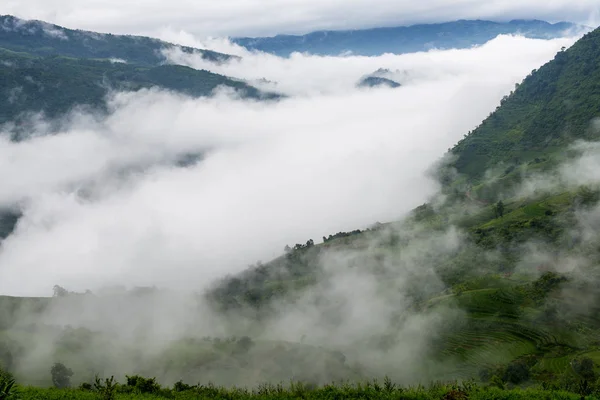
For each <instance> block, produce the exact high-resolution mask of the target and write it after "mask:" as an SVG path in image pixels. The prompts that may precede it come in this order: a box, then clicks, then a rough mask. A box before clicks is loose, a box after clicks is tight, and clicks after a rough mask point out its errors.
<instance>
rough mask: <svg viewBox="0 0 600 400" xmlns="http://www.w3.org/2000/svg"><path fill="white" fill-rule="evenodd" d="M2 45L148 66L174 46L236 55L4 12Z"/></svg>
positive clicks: (213, 56)
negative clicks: (66, 25)
mask: <svg viewBox="0 0 600 400" xmlns="http://www.w3.org/2000/svg"><path fill="white" fill-rule="evenodd" d="M0 47H2V48H5V49H8V50H12V51H15V52H25V53H29V54H32V55H35V56H40V57H46V56H56V55H61V56H66V57H73V58H87V59H104V60H109V59H120V60H124V61H126V62H127V63H130V64H138V65H142V66H146V67H150V66H157V65H159V64H161V63H162V62H164V61H165V57H164V56H163V55H162V54H161V50H166V49H172V48H177V49H180V50H181V51H184V52H187V53H195V54H200V55H202V57H203V58H204V59H206V60H208V61H213V62H222V61H227V60H228V59H230V58H233V56H230V55H227V54H221V53H217V52H214V51H210V50H200V49H194V48H190V47H184V46H177V45H173V44H171V43H166V42H163V41H160V40H157V39H153V38H149V37H142V36H129V35H127V36H125V35H112V34H101V33H96V32H86V31H81V30H72V29H67V28H63V27H61V26H57V25H52V24H48V23H46V22H42V21H24V20H21V19H19V18H16V17H13V16H10V15H0Z"/></svg>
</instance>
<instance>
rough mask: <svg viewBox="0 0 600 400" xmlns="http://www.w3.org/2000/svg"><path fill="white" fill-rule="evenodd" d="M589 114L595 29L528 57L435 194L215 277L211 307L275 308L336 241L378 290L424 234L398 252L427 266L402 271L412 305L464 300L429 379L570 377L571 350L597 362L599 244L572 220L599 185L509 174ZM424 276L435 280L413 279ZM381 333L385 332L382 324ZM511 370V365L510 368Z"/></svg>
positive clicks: (553, 153)
mask: <svg viewBox="0 0 600 400" xmlns="http://www.w3.org/2000/svg"><path fill="white" fill-rule="evenodd" d="M598 117H600V30H596V31H594V32H591V33H589V34H587V35H585V37H583V38H582V39H581V40H580V41H578V42H577V43H576V44H575V45H574V46H573V47H572V48H570V49H568V50H565V51H561V52H560V53H559V54H558V55H557V56H556V57H555V59H554V60H553V61H551V62H549V63H548V64H546V65H545V66H543V67H542V68H540V69H539V70H538V71H534V72H533V73H532V74H531V75H530V76H528V77H527V78H526V79H525V80H524V81H523V83H522V84H520V85H518V87H517V89H516V90H515V92H514V93H512V94H511V95H509V96H507V97H506V98H505V99H504V100H503V101H502V104H501V106H500V107H499V108H498V109H497V110H496V111H495V112H493V113H492V114H491V116H490V117H489V118H487V119H486V120H485V121H484V122H483V123H482V124H481V126H479V127H478V128H477V129H476V130H475V131H473V132H471V133H469V134H468V135H466V137H465V139H463V140H462V141H461V142H459V143H458V144H457V145H456V147H455V148H454V149H452V153H453V154H454V156H455V158H454V159H453V160H452V163H451V165H450V167H451V168H455V170H456V171H457V172H458V174H455V173H452V174H451V173H450V172H452V171H451V168H447V167H444V168H442V170H441V177H442V179H443V182H444V183H445V187H444V192H445V193H446V195H445V196H443V197H441V198H440V199H435V200H434V201H433V202H432V203H431V204H425V205H423V206H421V207H418V208H417V209H415V210H414V211H413V213H412V214H411V215H410V216H409V217H408V218H407V219H406V220H404V221H400V222H395V223H391V224H385V225H380V226H378V227H377V229H369V230H366V231H355V232H352V233H339V234H337V235H333V236H330V237H329V238H326V237H324V240H325V241H324V243H323V244H320V245H314V244H312V242H311V241H309V242H308V243H307V244H306V245H296V246H295V247H294V248H292V249H290V250H289V251H288V252H287V254H286V255H285V256H284V257H282V258H280V259H277V260H275V261H273V262H271V263H268V264H265V265H260V266H255V267H253V268H251V269H249V270H248V271H246V272H244V273H243V274H241V275H238V276H233V277H228V278H225V279H223V280H222V281H221V282H219V283H217V284H216V285H215V287H214V288H212V289H211V290H210V291H209V292H208V293H207V295H208V298H209V299H211V300H212V301H213V302H214V304H215V307H217V309H218V310H220V311H224V310H228V311H230V312H231V310H245V309H246V308H247V307H251V308H253V309H255V310H256V311H257V315H258V316H259V318H262V319H265V320H268V318H277V313H278V307H276V306H274V305H276V304H277V303H278V302H280V301H288V299H290V298H299V294H298V293H302V292H303V291H305V290H307V289H309V288H312V287H316V286H318V283H319V282H320V281H321V280H322V279H326V277H327V276H328V273H327V266H326V264H327V262H326V261H324V260H326V259H330V258H332V257H335V255H336V254H339V255H340V257H341V256H347V254H348V252H352V253H354V252H359V254H360V258H359V260H358V261H357V262H356V263H355V264H352V266H349V268H362V269H367V270H370V271H371V272H372V273H373V274H374V275H375V276H377V277H378V280H379V282H380V285H381V290H382V293H384V292H383V291H384V290H390V288H389V287H390V286H391V287H392V288H394V283H393V281H394V280H395V279H396V280H397V279H398V273H397V272H395V271H394V270H393V269H389V268H390V267H389V266H395V268H398V269H402V268H406V265H407V261H406V254H413V253H414V252H415V251H416V249H423V248H424V247H425V248H427V249H428V250H427V252H428V254H426V255H422V254H420V255H418V256H417V257H416V260H411V261H413V262H416V263H417V264H418V265H420V266H421V267H422V268H423V269H427V268H431V269H432V271H429V272H427V273H425V272H421V274H419V273H417V274H416V276H415V277H414V279H413V280H409V284H408V285H406V286H408V287H409V288H411V289H412V290H408V292H407V295H408V296H409V298H410V299H411V300H412V307H413V309H417V310H420V312H423V313H427V312H430V313H431V312H436V310H440V312H444V311H443V310H446V309H458V310H462V311H464V313H465V314H464V316H463V317H462V318H457V319H456V323H455V325H454V326H448V327H447V329H446V330H444V332H443V333H442V334H440V335H439V336H438V337H437V338H436V339H435V340H434V341H433V342H432V343H431V348H430V349H431V356H432V357H433V358H434V359H436V360H437V362H439V363H440V364H443V363H447V362H448V360H452V363H453V364H452V365H453V367H451V368H448V369H446V370H445V371H444V372H443V373H440V374H439V377H440V379H442V378H447V379H456V378H461V379H468V378H472V377H476V378H477V379H483V380H484V381H486V380H489V379H491V377H492V376H494V375H495V376H497V377H499V378H500V379H502V380H504V381H505V382H513V381H514V382H516V381H518V382H524V381H528V382H537V383H541V382H546V383H548V382H554V381H556V380H560V379H563V380H564V379H569V378H568V377H569V376H570V375H569V374H570V372H569V371H571V369H572V365H573V362H576V361H577V360H580V359H584V358H585V359H591V360H592V361H593V365H594V367H593V369H594V371H595V373H597V372H599V371H600V370H599V367H600V364H598V361H600V359H598V357H597V354H598V350H599V349H600V347H599V346H600V341H598V332H599V331H600V308H599V307H597V306H596V304H600V303H598V302H597V301H598V300H600V290H599V289H597V287H598V283H600V279H599V278H600V270H599V269H598V264H597V263H598V261H599V260H600V249H599V248H598V247H597V244H596V243H597V242H596V236H593V237H592V238H590V237H589V236H586V235H587V233H584V232H583V231H582V230H581V228H579V225H580V224H581V223H582V220H581V218H582V216H583V215H587V214H590V215H595V214H594V213H595V212H596V209H595V207H596V205H597V204H598V200H599V198H600V197H599V196H600V186H598V185H597V183H595V182H592V183H591V186H584V187H576V186H573V185H569V183H568V182H564V183H562V184H559V185H555V186H553V187H551V188H547V189H545V190H542V191H538V192H537V193H535V194H532V195H529V196H528V197H523V195H518V191H517V190H515V188H517V187H518V186H519V184H520V183H521V182H523V181H524V180H526V179H528V177H531V176H533V175H532V174H533V173H537V174H543V176H546V177H555V176H556V170H555V168H556V167H557V166H559V165H562V164H561V163H563V162H565V161H567V160H569V159H573V158H576V157H577V156H578V155H579V153H578V152H577V151H567V150H569V146H570V145H571V144H573V143H574V142H575V141H576V140H577V139H585V140H591V141H593V140H597V139H598V135H600V129H599V128H594V118H598ZM523 165H524V166H523ZM492 168H497V169H498V168H501V172H500V173H499V174H500V177H499V178H498V177H495V178H496V179H494V180H493V181H487V180H486V179H487V178H486V176H485V175H484V173H485V172H486V170H487V169H492ZM499 197H500V198H502V199H503V201H502V202H501V206H499V203H497V201H498V198H499ZM591 218H593V217H591ZM451 227H454V228H457V229H458V230H459V232H461V235H462V236H461V237H462V240H461V244H460V246H458V247H457V248H455V249H452V250H450V251H445V252H443V253H442V254H440V253H439V252H438V251H437V249H436V246H437V244H436V241H435V239H432V238H435V236H436V235H440V234H442V233H443V232H448V231H449V229H451ZM532 247H535V248H541V249H543V250H539V251H538V250H532ZM539 254H543V257H541V258H540V257H539ZM536 258H539V261H535V260H536ZM574 260H578V267H577V268H576V269H572V267H570V265H571V264H572V263H573V262H574ZM324 264H325V265H324ZM386 266H387V267H386ZM413 273H414V272H413ZM431 276H435V277H438V278H440V279H441V281H442V284H441V285H438V286H435V285H434V286H431V287H427V286H426V285H424V282H427V281H428V280H430V279H431V278H430V277H431ZM402 279H407V278H406V277H402ZM401 283H402V284H405V283H404V282H401ZM396 290H406V289H402V287H401V286H398V287H397V288H396ZM592 304H593V306H592ZM400 331H401V326H400V325H398V332H400ZM388 334H389V338H392V339H391V340H392V341H393V340H394V332H393V331H392V332H389V333H388ZM397 339H398V340H401V337H398V338H397ZM573 360H575V361H573ZM511 371H512V372H514V371H521V374H522V375H520V378H514V379H513V378H511V374H512V372H511Z"/></svg>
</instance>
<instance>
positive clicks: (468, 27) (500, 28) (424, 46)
mask: <svg viewBox="0 0 600 400" xmlns="http://www.w3.org/2000/svg"><path fill="white" fill-rule="evenodd" d="M583 29H586V27H583V26H580V25H576V24H572V23H569V22H559V23H555V24H550V23H548V22H544V21H537V20H513V21H510V22H506V23H502V22H492V21H482V20H460V21H454V22H446V23H439V24H421V25H412V26H399V27H390V28H373V29H363V30H346V31H318V32H312V33H309V34H306V35H298V36H295V35H277V36H273V37H256V38H252V37H238V38H232V41H233V42H234V43H236V44H238V45H240V46H243V47H245V48H247V49H249V50H259V51H263V52H266V53H271V54H276V55H278V56H282V57H288V56H289V55H290V54H292V53H294V52H303V53H304V52H306V53H310V54H316V55H339V54H344V53H348V52H349V53H352V54H353V55H362V56H378V55H381V54H384V53H393V54H403V53H413V52H418V51H427V50H430V49H433V48H438V49H448V48H468V47H471V46H474V45H481V44H484V43H486V42H488V41H489V40H491V39H493V38H495V37H496V36H498V35H502V34H505V35H506V34H512V35H515V34H520V35H524V36H526V37H529V38H544V39H549V38H556V37H561V36H564V35H565V32H567V31H580V30H583Z"/></svg>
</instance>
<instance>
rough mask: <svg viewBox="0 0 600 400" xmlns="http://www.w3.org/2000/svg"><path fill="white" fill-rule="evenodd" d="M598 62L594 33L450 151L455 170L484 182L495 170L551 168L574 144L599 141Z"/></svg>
mask: <svg viewBox="0 0 600 400" xmlns="http://www.w3.org/2000/svg"><path fill="white" fill-rule="evenodd" d="M599 60H600V30H598V29H596V30H595V31H592V32H590V33H588V34H586V35H585V36H584V37H583V38H582V39H580V40H579V41H578V42H577V43H575V44H574V45H573V46H572V47H571V48H569V49H568V50H565V51H561V52H559V53H558V54H557V55H556V57H555V58H554V60H552V61H550V62H549V63H547V64H546V65H544V66H542V67H541V68H539V70H537V71H533V72H532V73H531V74H530V75H529V76H528V77H527V78H526V79H525V80H524V81H523V82H522V83H521V84H520V85H517V87H516V88H515V90H514V92H513V93H511V94H510V95H508V96H506V97H505V98H504V99H503V100H502V102H501V106H499V107H498V108H497V109H496V111H494V112H492V113H491V114H490V116H489V117H488V118H486V119H485V120H484V121H483V123H482V124H481V125H480V126H479V127H477V128H476V129H475V130H473V131H472V132H469V133H468V134H467V135H465V138H464V139H463V140H461V141H460V142H458V144H457V145H456V146H455V147H454V148H453V149H452V150H451V153H452V154H453V155H455V156H456V160H455V161H454V162H453V163H452V166H453V167H455V168H456V170H457V171H458V173H459V174H462V175H464V177H465V178H466V179H467V180H468V181H469V182H470V183H480V182H481V180H482V179H483V177H484V173H485V172H486V171H487V170H489V169H491V168H492V167H496V166H498V165H502V169H503V171H504V170H507V171H508V169H509V168H511V167H512V168H513V169H514V167H517V166H521V165H523V164H525V165H527V164H529V163H531V162H533V163H534V164H540V163H550V164H553V163H555V162H556V161H557V160H559V159H560V156H561V153H562V152H563V151H564V150H565V149H566V146H568V145H569V144H571V143H573V142H574V141H575V140H577V139H585V140H598V139H599V138H600V127H599V126H598V125H597V124H593V121H594V118H600V67H599ZM539 167H540V166H539V165H536V168H539Z"/></svg>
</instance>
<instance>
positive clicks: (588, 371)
mask: <svg viewBox="0 0 600 400" xmlns="http://www.w3.org/2000/svg"><path fill="white" fill-rule="evenodd" d="M573 370H574V371H575V372H576V373H577V374H578V375H579V376H581V377H582V378H584V379H587V380H590V381H591V380H594V378H595V377H596V374H595V373H594V361H593V360H592V359H591V358H589V357H584V358H582V359H580V360H573Z"/></svg>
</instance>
